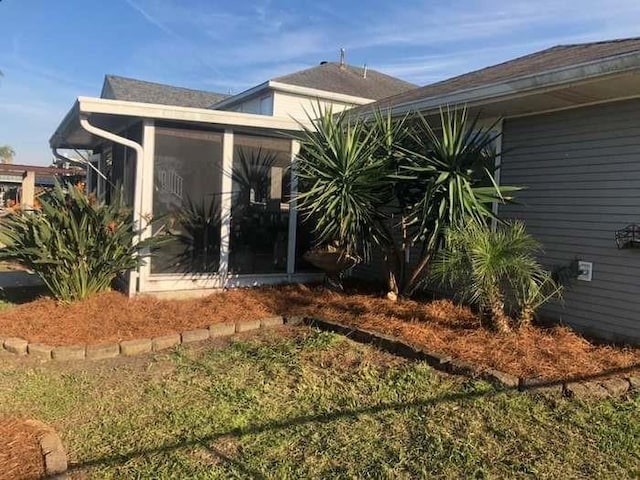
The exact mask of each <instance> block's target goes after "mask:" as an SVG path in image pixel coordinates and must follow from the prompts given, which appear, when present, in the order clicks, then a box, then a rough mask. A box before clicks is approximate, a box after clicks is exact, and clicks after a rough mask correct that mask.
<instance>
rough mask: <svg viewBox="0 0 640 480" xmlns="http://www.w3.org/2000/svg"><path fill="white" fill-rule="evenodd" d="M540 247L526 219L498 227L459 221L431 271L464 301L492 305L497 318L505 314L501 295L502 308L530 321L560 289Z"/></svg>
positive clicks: (446, 240) (447, 238)
mask: <svg viewBox="0 0 640 480" xmlns="http://www.w3.org/2000/svg"><path fill="white" fill-rule="evenodd" d="M540 252H541V246H540V244H539V243H538V242H537V241H536V240H535V239H534V238H533V237H532V236H531V235H529V234H528V233H527V232H526V230H525V226H524V224H523V223H521V222H513V223H506V224H503V225H500V226H499V227H498V228H497V229H496V230H495V231H492V230H491V229H490V228H489V227H487V226H486V225H484V224H482V223H478V222H474V221H470V222H466V223H458V224H456V225H455V226H454V227H452V228H450V229H448V230H447V232H446V235H445V247H444V248H443V249H442V251H441V252H440V254H439V255H438V257H437V258H436V261H435V262H434V264H433V268H432V270H431V274H432V276H433V277H434V278H435V279H436V280H438V281H439V282H440V283H442V284H444V285H446V286H447V287H449V288H452V289H454V290H455V291H456V292H457V293H458V294H459V296H460V297H462V298H463V299H464V300H466V301H468V302H471V303H474V304H477V305H479V306H480V307H481V308H483V309H487V310H491V313H492V315H493V316H494V317H495V316H497V315H501V314H505V311H502V312H497V311H495V305H496V301H497V299H500V301H501V302H502V304H503V307H502V308H503V309H504V308H506V309H507V310H513V313H514V314H515V315H516V318H518V319H521V318H522V316H523V315H522V314H523V313H524V314H525V315H524V316H525V317H527V318H526V322H528V321H529V320H530V319H531V318H530V317H531V315H532V313H533V312H534V311H535V310H536V309H537V308H538V307H539V306H541V305H542V304H543V303H545V302H546V301H548V300H550V299H552V298H553V297H555V296H557V295H558V294H559V293H560V287H558V286H557V285H556V284H555V282H554V281H553V280H552V279H551V275H550V273H549V272H548V271H547V270H545V269H544V268H543V267H542V266H541V265H540V263H539V262H538V261H537V259H536V255H537V254H539V253H540ZM526 322H525V323H526ZM514 323H515V322H514Z"/></svg>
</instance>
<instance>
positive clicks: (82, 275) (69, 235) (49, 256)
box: [0, 185, 151, 301]
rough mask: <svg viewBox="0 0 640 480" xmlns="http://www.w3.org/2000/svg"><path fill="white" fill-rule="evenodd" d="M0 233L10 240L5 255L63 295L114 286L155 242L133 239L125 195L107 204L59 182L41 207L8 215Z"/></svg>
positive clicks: (69, 297)
mask: <svg viewBox="0 0 640 480" xmlns="http://www.w3.org/2000/svg"><path fill="white" fill-rule="evenodd" d="M0 233H1V234H2V237H3V239H4V240H5V241H6V243H7V246H6V247H5V248H3V249H2V250H0V259H2V260H10V261H15V262H18V263H20V264H22V265H24V266H25V267H27V268H29V269H30V270H33V271H34V272H35V273H36V274H37V275H38V276H39V277H40V278H41V279H42V281H43V282H44V284H45V285H46V286H47V288H48V289H49V291H50V292H51V294H52V295H53V296H54V297H55V298H57V299H60V300H63V301H71V300H79V299H82V298H86V297H88V296H89V295H91V294H93V293H97V292H101V291H104V290H108V289H110V287H111V284H112V282H113V280H114V279H115V277H116V276H117V275H118V274H119V273H122V272H125V271H127V270H130V269H133V268H136V267H137V266H139V265H140V263H141V261H142V258H143V256H142V255H141V252H142V250H143V249H145V248H147V247H148V246H149V245H150V243H151V242H150V241H147V242H142V243H138V244H136V245H134V239H135V238H136V237H137V235H138V232H137V231H136V229H135V228H134V222H133V214H132V211H131V210H130V209H128V208H125V207H124V204H123V202H122V200H121V198H120V196H118V195H116V198H115V199H113V201H112V202H111V203H110V204H105V203H104V202H99V201H94V200H91V199H90V198H88V197H87V196H86V195H85V194H84V193H83V192H82V191H81V190H80V189H78V188H77V187H73V186H70V187H68V188H66V189H63V188H62V187H61V186H60V185H56V186H55V188H54V189H53V191H52V192H51V193H50V195H48V196H47V198H45V199H42V203H41V207H40V209H38V210H34V211H30V212H23V211H18V212H15V213H13V214H11V215H9V216H8V217H6V218H4V219H3V220H2V223H1V224H0Z"/></svg>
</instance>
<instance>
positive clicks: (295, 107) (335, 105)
mask: <svg viewBox="0 0 640 480" xmlns="http://www.w3.org/2000/svg"><path fill="white" fill-rule="evenodd" d="M318 103H319V104H320V107H321V108H322V109H326V108H327V107H329V106H331V108H332V109H333V112H334V113H337V112H341V111H342V110H345V109H347V108H351V107H353V104H350V103H345V102H337V101H332V100H320V99H318V98H311V97H307V96H304V95H295V94H293V93H283V92H274V101H273V115H274V116H275V117H287V118H295V119H296V120H306V119H307V114H306V113H305V111H306V112H308V113H309V114H310V115H311V114H313V111H314V109H315V110H316V111H317V110H318Z"/></svg>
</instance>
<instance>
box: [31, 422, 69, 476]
mask: <svg viewBox="0 0 640 480" xmlns="http://www.w3.org/2000/svg"><path fill="white" fill-rule="evenodd" d="M25 423H26V424H28V425H31V426H33V427H35V428H37V429H38V430H39V431H41V432H43V433H42V435H39V441H40V451H41V453H42V461H43V463H44V471H45V478H56V479H62V478H67V476H66V475H65V472H66V471H67V454H66V453H65V451H64V447H63V446H62V441H61V440H60V437H59V436H58V434H57V433H56V432H55V430H54V429H53V428H51V427H50V426H48V425H47V424H45V423H42V422H40V421H38V420H26V421H25Z"/></svg>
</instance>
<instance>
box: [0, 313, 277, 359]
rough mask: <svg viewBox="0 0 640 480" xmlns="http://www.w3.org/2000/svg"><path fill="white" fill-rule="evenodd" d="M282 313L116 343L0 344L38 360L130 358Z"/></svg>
mask: <svg viewBox="0 0 640 480" xmlns="http://www.w3.org/2000/svg"><path fill="white" fill-rule="evenodd" d="M283 323H284V319H283V317H281V316H273V317H267V318H263V319H260V320H246V321H238V322H229V323H215V324H213V325H211V326H209V327H208V328H198V329H194V330H185V331H184V332H182V333H174V334H170V335H163V336H160V337H153V338H140V339H136V340H124V341H122V342H119V343H106V344H99V345H65V346H60V347H52V346H50V345H45V344H42V343H29V342H28V341H27V340H25V339H23V338H18V337H9V338H0V346H2V347H3V348H4V349H5V350H6V351H8V352H11V353H13V354H16V355H27V356H29V357H33V358H37V359H39V360H52V359H53V360H59V361H67V360H85V359H86V360H103V359H106V358H115V357H118V356H125V357H131V356H134V355H141V354H144V353H149V352H158V351H160V350H164V349H167V348H171V347H175V346H176V345H181V344H187V343H193V342H200V341H203V340H208V339H209V338H218V337H226V336H229V335H233V334H234V333H240V332H248V331H250V330H257V329H260V328H269V327H276V326H278V325H282V324H283Z"/></svg>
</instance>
